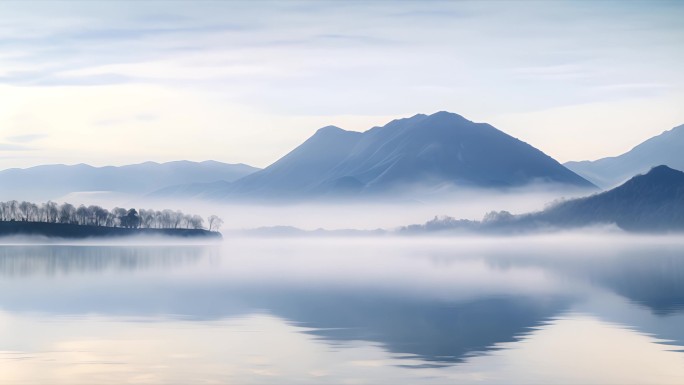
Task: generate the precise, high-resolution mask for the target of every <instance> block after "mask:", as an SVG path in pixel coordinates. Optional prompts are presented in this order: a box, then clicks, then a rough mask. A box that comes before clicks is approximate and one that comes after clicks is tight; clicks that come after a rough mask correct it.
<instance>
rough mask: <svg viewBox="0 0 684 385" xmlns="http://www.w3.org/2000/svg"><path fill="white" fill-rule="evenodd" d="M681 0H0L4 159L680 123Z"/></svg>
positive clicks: (539, 137)
mask: <svg viewBox="0 0 684 385" xmlns="http://www.w3.org/2000/svg"><path fill="white" fill-rule="evenodd" d="M682 20H684V2H681V1H673V2H656V1H648V2H639V1H628V2H613V1H597V2H589V1H579V2H562V1H531V2H516V1H491V2H467V1H452V2H437V1H420V2H417V1H416V2H413V1H397V2H390V1H376V2H372V1H347V2H341V1H337V2H323V1H277V2H267V1H250V2H239V1H206V2H203V1H144V0H143V1H118V2H114V1H74V2H67V1H63V2H62V1H42V2H41V1H3V2H0V169H5V168H10V167H29V166H33V165H38V164H46V163H66V164H76V163H88V164H93V165H99V166H101V165H122V164H129V163H138V162H144V161H158V162H163V161H171V160H179V159H188V160H195V161H200V160H208V159H213V160H218V161H223V162H229V163H247V164H250V165H254V166H258V167H265V166H267V165H268V164H270V163H272V162H273V161H275V160H277V159H278V158H279V157H281V156H282V155H284V154H286V153H287V152H288V151H290V150H292V149H293V148H294V147H296V146H297V145H298V144H300V143H301V142H302V141H304V140H305V139H306V138H308V137H309V136H310V135H312V134H313V133H314V132H315V131H316V130H317V129H318V128H320V127H323V126H327V125H336V126H339V127H342V128H344V129H348V130H355V131H364V130H367V129H368V128H370V127H373V126H376V125H384V124H386V123H387V122H388V121H390V120H392V119H396V118H401V117H409V116H412V115H415V114H417V113H427V114H429V113H433V112H437V111H442V110H446V111H451V112H455V113H458V114H460V115H463V116H464V117H466V118H468V119H470V120H473V121H477V122H487V123H490V124H492V125H494V126H495V127H497V128H499V129H500V130H502V131H504V132H506V133H508V134H510V135H512V136H515V137H517V138H519V139H521V140H523V141H526V142H528V143H530V144H531V145H533V146H535V147H537V148H539V149H540V150H542V151H544V152H545V153H547V154H548V155H550V156H552V157H554V158H556V159H557V160H559V161H561V162H564V161H569V160H584V159H597V158H602V157H605V156H615V155H618V154H620V153H623V152H625V151H627V150H629V149H630V148H632V147H633V146H635V145H637V144H638V143H640V142H641V141H643V140H645V139H648V138H649V137H651V136H654V135H657V134H659V133H661V132H662V131H664V130H668V129H670V128H672V127H674V126H678V125H681V124H684V108H683V107H684V70H682V68H684V67H683V65H682V63H684V23H683V22H682Z"/></svg>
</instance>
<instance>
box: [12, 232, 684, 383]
mask: <svg viewBox="0 0 684 385" xmlns="http://www.w3.org/2000/svg"><path fill="white" fill-rule="evenodd" d="M250 242H257V241H245V243H241V244H229V245H226V246H224V247H223V248H222V249H220V248H217V247H212V246H210V247H206V246H183V247H181V246H172V247H157V246H154V247H153V246H144V247H141V246H135V247H112V246H106V247H105V246H54V245H53V246H32V247H20V246H11V247H0V277H5V278H3V279H0V307H1V308H2V310H3V311H4V313H3V316H2V317H0V323H3V324H4V325H5V326H4V328H5V330H11V331H12V333H11V334H13V335H17V336H21V338H22V339H21V340H20V341H17V340H14V339H13V337H9V336H8V335H4V336H2V337H0V351H5V352H27V351H28V352H32V351H33V352H36V351H39V350H41V349H43V350H44V349H45V346H43V345H42V341H47V340H53V343H54V344H61V343H65V341H62V340H61V339H62V338H67V336H68V337H69V338H76V339H77V340H80V341H81V342H82V343H85V344H86V345H88V344H91V342H93V341H96V340H98V339H100V338H103V336H102V335H101V334H107V333H109V332H107V331H106V330H107V328H106V327H104V326H103V325H107V324H112V325H115V326H112V328H114V329H115V330H120V331H121V333H123V334H126V333H127V332H126V330H130V331H131V332H133V331H135V333H136V335H138V334H140V333H143V330H148V328H147V327H146V326H141V325H151V326H150V327H151V328H156V329H159V330H160V331H161V330H167V331H168V332H169V334H168V335H166V334H164V336H163V337H162V336H161V334H160V335H159V336H158V337H159V339H157V340H154V342H149V343H154V344H162V342H161V341H162V340H163V341H164V342H163V344H164V345H165V346H166V349H167V350H169V351H174V352H175V353H174V354H181V353H179V352H181V351H183V350H184V349H185V350H187V349H186V348H187V345H191V346H192V347H193V349H196V351H195V352H194V353H193V354H195V355H196V356H197V357H196V360H199V361H193V362H194V364H193V365H195V366H196V367H202V365H203V364H202V363H203V362H205V363H206V362H209V361H210V362H212V365H214V364H216V362H215V361H216V360H215V359H214V358H211V357H210V355H211V354H222V355H225V356H226V357H230V358H227V359H228V360H229V362H227V364H229V366H231V367H233V366H234V365H238V361H240V360H242V359H246V358H245V357H243V356H240V354H239V352H237V351H231V352H230V353H229V352H228V351H230V350H231V349H229V348H226V349H227V350H226V349H219V350H217V349H216V348H215V347H214V342H215V341H218V340H216V338H218V337H219V336H223V337H221V338H226V339H229V340H231V341H232V338H233V337H230V338H229V337H227V334H224V333H230V332H231V330H232V331H233V332H236V333H246V334H245V340H243V341H242V342H241V343H243V344H249V343H250V342H249V341H250V337H249V335H248V334H249V333H250V332H249V331H248V330H253V332H254V333H257V334H259V333H267V334H269V336H270V338H271V339H272V341H271V342H268V339H265V340H261V339H259V338H257V339H256V340H254V342H253V343H254V344H255V345H253V346H250V347H249V349H247V348H246V347H244V346H241V347H237V346H236V347H235V349H245V350H250V351H252V352H260V354H265V355H268V354H271V353H273V352H270V350H272V349H275V347H274V344H275V341H276V340H279V339H286V340H288V341H290V342H288V343H289V344H291V347H295V346H300V345H301V346H302V349H303V350H302V352H297V351H296V350H293V352H294V353H293V357H291V358H290V360H291V361H297V360H301V361H302V362H297V363H296V364H295V363H294V362H293V363H291V364H292V365H299V366H300V367H302V370H304V369H305V367H306V369H307V370H308V372H307V373H309V372H311V373H314V372H315V373H319V374H320V373H322V372H321V369H320V366H321V365H322V366H325V365H332V363H327V364H325V365H323V363H321V362H316V363H312V362H308V361H306V359H305V358H304V354H305V353H304V351H306V350H307V349H313V350H315V351H318V350H319V349H321V348H322V347H325V348H324V349H323V351H322V352H321V351H318V353H316V354H320V355H322V356H324V357H328V359H329V360H345V362H344V364H345V365H352V366H354V367H355V368H357V366H361V367H364V368H366V367H367V368H379V367H382V368H383V370H379V369H377V372H378V373H380V372H382V376H383V377H382V379H383V380H384V381H385V380H386V379H387V378H393V377H392V376H397V378H399V379H401V378H413V379H414V380H415V379H420V381H423V380H425V378H423V377H410V376H409V377H402V376H408V375H407V374H406V373H405V372H401V373H404V374H401V375H400V374H399V372H391V369H389V368H395V369H394V370H400V371H403V370H409V369H420V370H417V371H416V372H417V373H423V374H421V376H425V375H427V373H431V374H430V375H429V376H434V378H432V379H433V380H435V381H436V382H442V383H443V382H444V381H445V379H449V378H451V379H455V380H456V381H458V380H462V381H465V382H478V381H480V380H481V381H484V382H492V383H496V382H508V383H511V382H525V381H522V379H524V378H526V379H528V380H529V379H530V378H533V379H535V381H541V382H546V381H548V380H550V379H553V376H551V373H550V372H549V373H547V374H548V376H546V377H545V376H544V375H542V374H543V372H544V368H537V369H538V370H537V369H535V371H536V372H538V374H539V373H541V374H539V377H534V376H532V377H530V376H529V373H524V372H523V371H521V370H520V369H521V368H524V367H527V369H528V372H529V370H530V368H531V367H534V366H535V365H536V364H535V363H534V362H533V361H530V360H531V359H532V358H530V357H531V356H534V357H535V358H534V359H536V360H540V359H541V358H540V357H542V356H543V354H541V353H540V352H539V351H537V350H539V349H542V350H543V349H546V350H547V353H548V354H549V355H550V356H553V355H552V354H551V350H553V349H561V351H562V349H565V348H567V349H570V348H571V347H573V346H574V347H573V349H575V348H576V349H580V348H581V349H589V350H590V349H591V346H592V344H594V343H596V344H598V343H599V342H600V341H599V340H600V339H601V338H604V337H601V336H597V335H594V334H595V333H599V331H600V333H605V334H606V336H613V335H615V336H622V337H621V338H628V339H629V340H630V341H634V346H635V348H636V346H639V345H640V344H641V345H644V344H645V345H652V344H656V345H662V348H645V346H642V347H641V348H640V349H645V351H652V352H653V353H652V357H661V356H662V355H663V354H677V355H678V356H679V353H676V352H674V351H673V350H677V349H680V348H679V346H683V345H684V330H682V329H681V327H680V325H682V324H683V322H684V312H682V309H683V307H682V305H683V304H684V283H683V282H684V280H682V278H684V277H682V275H683V274H684V252H682V251H681V250H684V249H682V248H680V247H677V246H676V245H675V246H672V245H670V246H667V245H665V246H663V245H659V244H658V243H657V242H656V243H654V242H650V243H649V242H646V243H643V244H641V243H639V244H630V245H628V247H617V246H610V247H608V246H606V245H604V246H603V247H598V248H597V247H595V245H593V244H589V245H586V246H585V247H577V246H574V247H573V248H569V247H568V248H566V249H564V248H562V247H561V248H559V247H558V244H552V245H548V244H546V243H543V242H542V243H538V242H535V241H529V242H530V243H529V244H527V245H526V246H525V247H524V248H522V247H509V246H506V245H504V246H499V245H496V244H495V245H492V244H491V243H490V242H485V243H483V244H466V245H464V244H457V243H453V242H452V243H443V244H440V243H435V244H393V243H391V242H386V241H383V242H378V243H370V242H369V241H364V242H366V243H363V244H355V243H354V242H350V241H327V242H329V243H320V242H318V243H316V242H313V243H307V242H301V241H299V242H291V243H288V242H276V241H267V242H265V241H262V240H259V241H258V242H259V244H252V243H250ZM334 242H338V243H334ZM563 250H566V251H563ZM18 320H21V321H18ZM231 320H235V321H236V322H238V324H239V327H238V326H236V325H237V324H235V323H234V322H233V321H231ZM141 321H144V322H142V323H141ZM25 324H33V327H34V328H33V329H32V330H38V331H39V333H37V335H32V334H31V333H29V332H28V331H26V330H24V328H25ZM74 325H81V326H79V327H76V328H75V329H72V327H74ZM127 325H128V326H127ZM259 325H261V326H259ZM263 325H268V326H263ZM262 326H263V328H262V329H259V328H261V327H262ZM252 327H253V328H252ZM250 328H252V329H250ZM583 328H586V329H587V330H589V331H588V332H587V333H588V334H587V336H591V338H593V339H596V341H591V340H588V341H585V344H584V345H582V346H581V347H580V346H576V345H574V343H575V342H574V341H573V336H581V335H582V332H583V330H584V329H583ZM178 329H182V330H183V333H185V334H184V336H185V337H184V338H186V339H184V340H183V341H181V340H180V339H179V340H177V341H176V340H175V338H176V337H173V330H178ZM22 330H24V332H22ZM82 330H96V332H95V333H92V334H86V335H84V334H83V332H82ZM606 330H609V331H606ZM613 332H614V333H613ZM41 333H44V334H45V335H41ZM193 333H196V335H195V336H196V338H199V339H202V340H203V343H190V342H188V339H189V338H192V336H193ZM283 333H284V334H283ZM293 333H294V334H293ZM549 333H551V334H549ZM554 333H557V334H554ZM573 333H575V334H573ZM611 333H612V334H611ZM634 333H636V335H639V336H643V338H640V337H639V338H638V337H636V336H635V334H634ZM153 335H156V334H153ZM294 335H297V336H298V337H295V336H294ZM545 336H553V338H552V339H551V340H553V341H556V342H554V343H555V344H560V345H558V346H555V345H548V346H545V347H544V345H543V343H544V342H543V341H545V339H544V338H546V337H545ZM253 337H255V338H256V335H254V336H253ZM107 338H109V337H107ZM136 338H138V339H141V338H142V339H144V338H143V337H142V334H141V335H139V336H138V337H136ZM178 338H180V337H178ZM549 338H550V337H549ZM606 338H607V337H606ZM611 338H612V337H611ZM615 338H617V337H615ZM87 341H91V342H87ZM540 341H542V342H540ZM216 343H218V342H216ZM540 343H541V344H542V345H539V346H538V344H540ZM131 344H135V342H131ZM298 344H299V345H298ZM530 344H531V345H530ZM563 344H565V345H567V346H565V345H563ZM69 346H71V345H69ZM88 346H91V345H88ZM93 346H94V345H93ZM303 346H306V348H304V347H303ZM597 346H598V345H597ZM91 347H92V346H91ZM528 347H530V348H532V347H534V349H532V350H530V349H528ZM601 347H602V348H603V349H607V350H610V347H609V346H608V345H605V346H604V345H601ZM110 348H112V347H111V346H110V345H108V344H104V345H97V349H99V350H101V351H100V353H98V354H103V355H105V356H106V355H107V354H109V353H107V352H108V349H110ZM613 348H614V349H615V354H618V353H619V354H624V352H621V349H623V347H621V346H620V345H619V343H618V344H617V345H616V346H614V347H613ZM70 349H72V348H70V347H67V348H65V350H66V351H70ZM74 349H75V348H74ZM93 349H95V348H94V347H93ZM117 349H118V348H117ZM155 349H156V348H155ZM378 349H379V350H378ZM535 349H537V350H535ZM649 349H650V350H649ZM155 351H156V350H155ZM269 352H270V353H269ZM381 352H384V354H385V355H384V356H382V353H381ZM516 352H517V353H516ZM631 353H634V354H635V355H638V354H641V353H638V352H630V354H631ZM3 354H4V355H3ZM3 354H0V360H2V361H3V362H5V361H12V360H13V359H14V358H12V357H17V356H22V355H21V354H19V353H16V354H15V353H3ZM17 354H18V355H17ZM254 354H256V353H254ZM540 354H541V355H540ZM554 354H555V353H554ZM354 355H356V356H354ZM369 355H370V356H373V357H374V358H373V359H370V358H369ZM554 357H555V356H554ZM667 357H669V356H667ZM43 358H45V357H43ZM110 358H111V357H110ZM504 358H505V359H506V360H513V361H516V362H517V364H516V365H518V366H516V367H515V369H516V370H518V372H515V373H513V372H511V373H509V375H510V376H513V377H508V378H506V377H500V376H501V375H502V373H504V372H505V371H504V370H503V369H502V368H501V367H497V365H499V364H500V363H499V360H502V359H504ZM642 358H643V357H642ZM52 359H56V358H55V357H52ZM72 359H73V358H72ZM138 359H140V360H142V358H140V357H138V358H135V357H132V358H130V359H128V360H124V362H123V365H127V366H128V367H129V368H128V369H131V368H132V367H135V365H133V364H134V363H136V360H138ZM145 359H146V360H149V359H151V358H149V357H147V358H145ZM159 359H160V360H162V359H161V358H159ZM553 359H554V360H557V359H560V358H558V357H556V358H553ZM564 359H567V360H572V359H571V358H567V357H565V358H564ZM616 359H617V358H616ZM643 359H651V358H648V357H646V358H643ZM653 359H655V358H653ZM59 360H67V361H68V360H70V359H69V358H64V357H61V358H59ZM658 360H661V358H658ZM667 360H670V358H667ZM677 360H678V359H673V361H672V362H679V361H677ZM105 361H106V360H105ZM171 361H173V360H171ZM618 361H619V360H618ZM12 362H14V361H12ZM307 362H308V363H307ZM507 362H508V361H507ZM621 362H622V361H621ZM668 362H669V361H668ZM165 364H168V362H166V363H165ZM243 364H244V363H243ZM342 364H343V363H342V362H339V363H336V364H335V365H342ZM566 364H567V363H566ZM3 365H4V364H3ZM216 365H218V364H216ZM244 365H248V366H249V365H251V366H250V367H252V369H254V370H257V369H258V365H256V364H254V365H252V364H244ZM307 365H309V366H310V367H307ZM483 365H484V366H483ZM507 365H509V364H507ZM544 365H547V366H548V367H552V366H554V365H555V366H563V364H562V363H559V362H555V361H554V362H552V363H545V364H544ZM569 366H572V365H569ZM336 368H337V369H336V370H338V374H339V373H344V370H343V369H342V366H340V367H337V366H336ZM475 368H476V369H475ZM139 369H140V368H139ZM508 369H510V368H508ZM508 369H506V370H508ZM680 369H681V370H675V369H671V368H669V369H668V370H670V371H672V372H673V373H674V374H672V375H673V376H674V377H671V378H675V379H678V380H684V366H682V367H681V368H680ZM103 370H104V369H103ZM140 370H142V369H140ZM146 370H148V372H149V370H150V369H149V368H148V369H146ZM207 370H208V372H207V373H214V374H215V375H216V376H217V377H214V378H212V380H216V379H217V378H224V379H225V378H228V377H221V375H225V373H223V372H222V371H221V368H220V366H212V367H211V369H207ZM274 370H275V369H274ZM278 370H280V371H283V368H282V365H281V366H280V367H279V369H278ZM326 370H328V372H327V373H328V374H330V370H332V369H330V368H328V369H326ZM346 370H349V367H347V369H346ZM356 370H358V371H359V373H360V372H361V369H358V368H357V369H356ZM368 370H369V372H368V373H366V369H364V370H363V373H364V374H363V376H372V375H371V374H370V372H372V371H370V369H368ZM559 370H560V369H559ZM134 371H135V370H134ZM388 371H390V372H388ZM431 371H436V372H431ZM466 372H467V373H470V374H468V375H466V374H465V373H466ZM476 372H477V373H480V374H482V373H487V375H484V377H482V378H480V379H478V378H479V377H477V376H475V377H470V375H471V374H473V373H476ZM536 372H535V373H536ZM221 373H223V374H221ZM243 374H244V373H243ZM245 375H246V374H245ZM633 375H635V376H637V375H639V373H633ZM292 376H294V374H292ZM312 376H313V375H312ZM411 376H413V375H411ZM429 376H428V377H429ZM449 376H452V377H449ZM464 376H465V377H464ZM515 376H517V377H515ZM255 378H256V377H255ZM259 378H261V377H259ZM269 378H270V377H269ZM292 378H294V377H290V378H289V379H290V380H292ZM312 378H318V377H316V376H313V377H311V378H309V377H306V376H305V377H302V378H299V379H300V380H301V381H300V382H307V381H308V380H311V379H312ZM326 378H327V377H326ZM331 378H337V379H338V380H341V379H342V377H339V376H338V377H335V376H332V377H331ZM364 378H365V379H368V378H369V377H364ZM516 378H518V379H521V381H515V379H516ZM568 378H571V377H568ZM574 378H576V379H577V378H578V377H574ZM596 378H601V377H600V376H598V375H597V377H596ZM247 379H249V377H240V380H241V381H240V382H259V381H246V380H247ZM262 379H263V378H262ZM344 379H345V380H348V379H349V378H346V377H345V378H344ZM503 379H507V380H508V381H504V380H503ZM587 379H589V380H591V378H590V377H587ZM613 379H617V380H618V381H616V382H625V381H621V380H620V379H627V377H624V378H623V377H621V376H619V375H617V374H616V378H613ZM158 380H159V381H158V382H176V381H167V380H168V378H166V380H165V379H164V378H162V379H158ZM328 380H330V378H328ZM328 380H326V381H324V382H330V381H328ZM357 380H358V378H357ZM437 380H440V381H437ZM474 380H477V381H474ZM542 380H543V381H542ZM105 382H107V381H105ZM143 382H144V381H143ZM274 382H292V381H274ZM369 382H373V381H369ZM385 382H386V381H385ZM426 382H429V381H426ZM528 382H529V381H528ZM589 382H591V381H589ZM594 382H596V381H594ZM599 382H600V381H599ZM626 382H629V381H626ZM665 382H667V381H665ZM674 382H676V381H674Z"/></svg>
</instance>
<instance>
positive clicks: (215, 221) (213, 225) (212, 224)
mask: <svg viewBox="0 0 684 385" xmlns="http://www.w3.org/2000/svg"><path fill="white" fill-rule="evenodd" d="M208 220H209V231H218V229H220V228H221V225H222V224H223V219H221V218H219V217H217V216H216V215H211V216H210V217H209V218H208Z"/></svg>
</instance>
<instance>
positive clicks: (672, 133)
mask: <svg viewBox="0 0 684 385" xmlns="http://www.w3.org/2000/svg"><path fill="white" fill-rule="evenodd" d="M658 165H666V166H669V167H672V168H674V169H678V170H684V124H683V125H681V126H677V127H674V128H673V129H671V130H668V131H665V132H663V133H662V134H660V135H657V136H654V137H653V138H651V139H648V140H646V141H644V142H643V143H641V144H639V145H637V146H636V147H634V148H633V149H631V150H630V151H628V152H626V153H624V154H622V155H619V156H616V157H609V158H603V159H599V160H596V161H581V162H567V163H565V166H566V167H567V168H569V169H571V170H572V171H574V172H576V173H577V174H579V175H581V176H583V177H584V178H586V179H588V180H589V181H591V182H592V183H594V184H596V185H598V186H600V187H603V188H610V187H614V186H616V185H618V184H620V183H622V182H624V181H626V180H627V179H629V178H630V177H632V176H633V175H636V174H641V173H644V172H646V171H648V170H649V169H650V168H651V167H654V166H658Z"/></svg>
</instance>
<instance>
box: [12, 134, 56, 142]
mask: <svg viewBox="0 0 684 385" xmlns="http://www.w3.org/2000/svg"><path fill="white" fill-rule="evenodd" d="M48 136H49V135H47V134H24V135H15V136H8V137H6V138H5V139H6V140H7V141H8V142H14V143H30V142H34V141H36V140H40V139H45V138H47V137H48Z"/></svg>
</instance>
